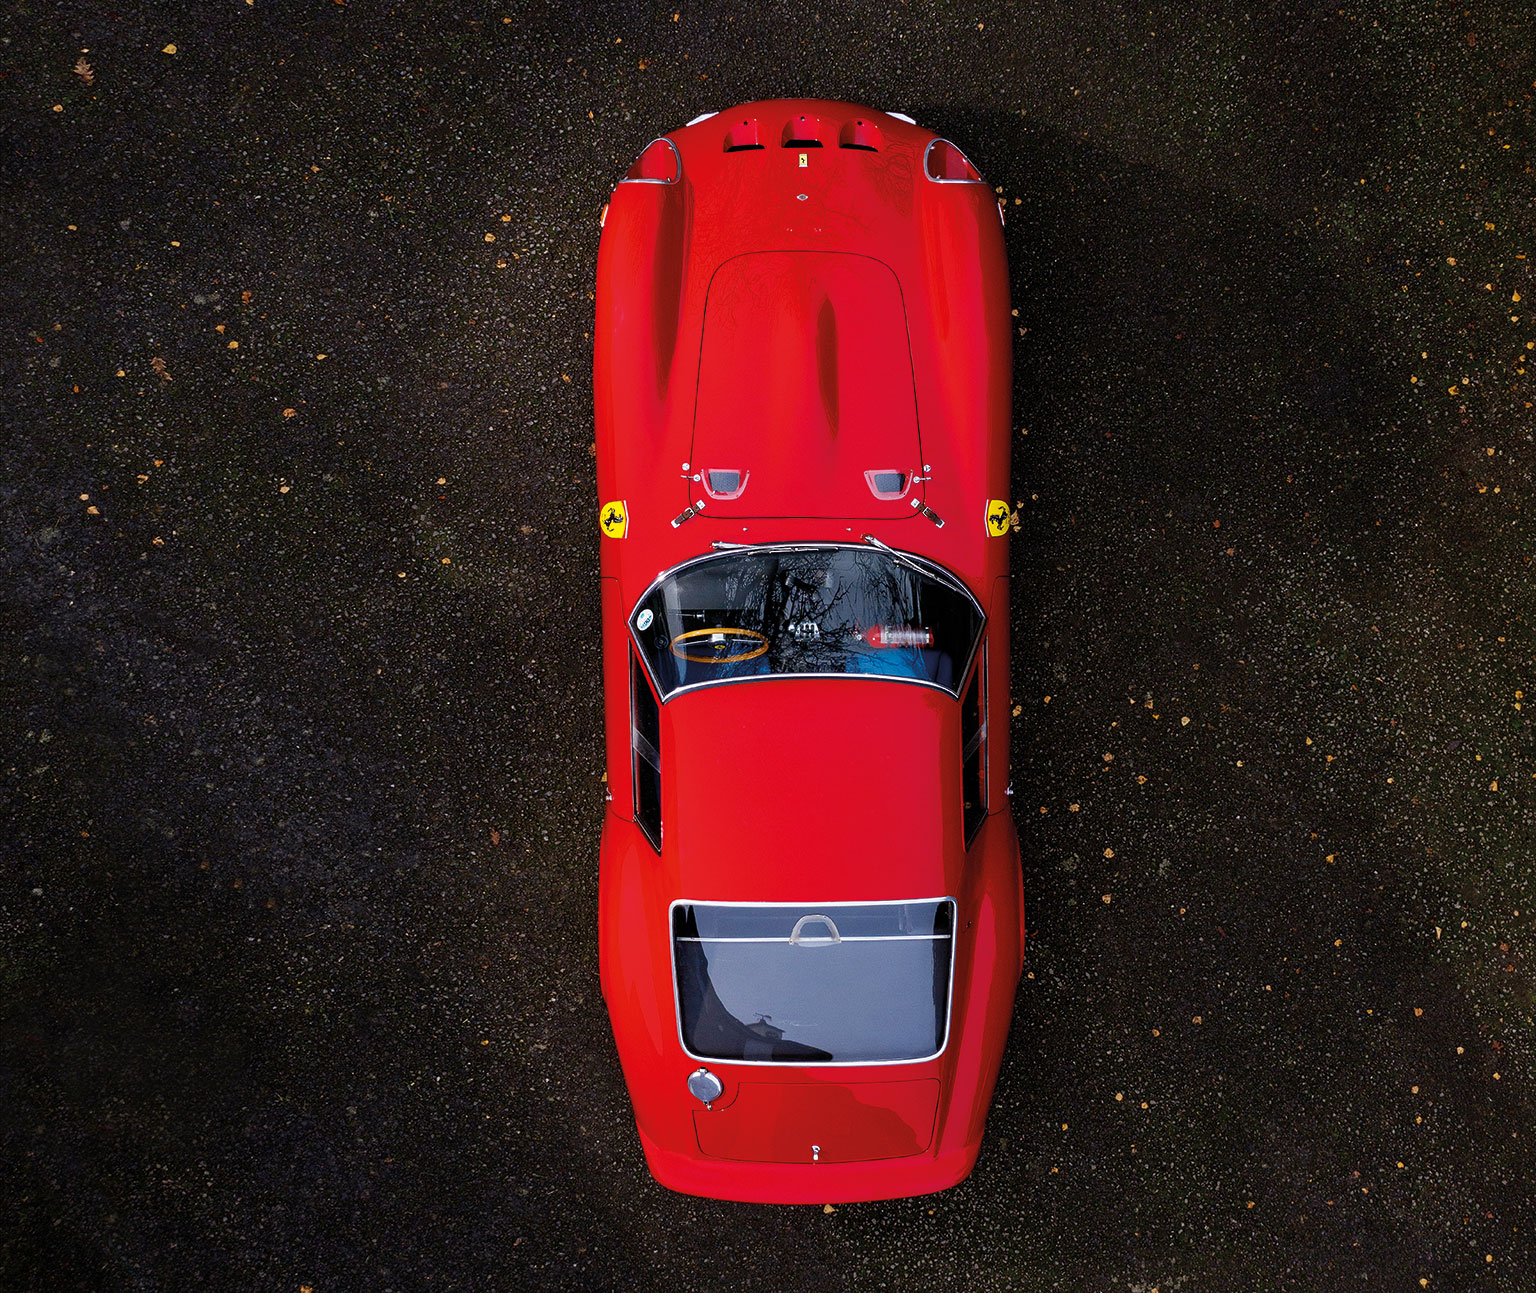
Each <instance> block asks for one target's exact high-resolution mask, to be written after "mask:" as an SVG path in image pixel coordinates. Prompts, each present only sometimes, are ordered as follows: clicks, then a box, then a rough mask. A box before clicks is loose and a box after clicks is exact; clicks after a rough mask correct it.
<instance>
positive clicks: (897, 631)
mask: <svg viewBox="0 0 1536 1293" xmlns="http://www.w3.org/2000/svg"><path fill="white" fill-rule="evenodd" d="M930 570H931V571H932V572H933V573H931V574H930V573H928V571H930ZM630 622H631V625H632V626H633V628H634V632H635V638H636V640H637V641H638V642H639V643H640V648H641V650H642V651H643V652H644V654H645V661H646V664H647V665H648V666H649V667H650V671H651V676H652V678H653V679H654V680H655V682H656V688H657V690H658V691H659V692H660V693H661V697H662V699H663V700H665V699H666V698H667V697H668V696H669V695H670V694H671V693H672V692H674V691H677V690H678V689H679V688H682V687H693V686H698V685H699V684H701V683H709V682H727V681H732V680H735V679H740V678H753V677H763V676H767V675H770V674H794V673H798V674H866V675H874V676H877V677H884V678H905V679H908V680H910V681H913V682H922V683H928V684H931V685H933V686H938V687H943V688H944V689H945V690H947V691H948V692H950V693H951V694H952V695H958V693H959V687H960V684H961V682H962V681H963V680H964V677H965V669H966V665H967V664H968V663H969V661H970V658H971V652H972V650H973V649H974V647H975V645H976V639H977V636H978V635H979V634H980V632H981V624H982V617H981V612H980V610H979V609H978V607H977V605H976V602H975V599H974V598H972V597H971V596H970V595H969V594H968V593H966V592H965V591H963V590H962V588H961V587H960V586H959V585H958V584H956V583H954V582H951V580H950V579H949V578H946V577H942V576H941V572H940V570H939V568H938V567H937V566H932V565H931V564H929V563H926V562H921V563H920V562H919V559H917V558H912V557H907V556H905V555H901V556H897V555H896V554H893V553H891V552H888V551H883V550H881V549H879V548H873V547H864V546H852V545H849V546H835V545H827V546H824V547H772V548H767V547H765V548H752V549H748V550H745V551H738V552H725V553H721V554H720V555H719V556H717V557H705V558H704V559H702V560H699V561H694V562H690V563H689V564H688V565H686V566H683V567H682V568H681V569H679V570H677V571H675V572H674V573H673V574H671V575H668V576H667V577H666V578H664V579H662V580H661V581H660V582H658V583H657V584H656V586H655V587H654V588H652V589H651V590H650V592H648V593H647V594H646V595H645V597H643V598H642V599H641V601H640V604H639V605H638V606H637V607H636V608H635V613H634V617H633V619H632V620H631V621H630Z"/></svg>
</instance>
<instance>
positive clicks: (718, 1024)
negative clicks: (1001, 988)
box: [672, 898, 955, 1064]
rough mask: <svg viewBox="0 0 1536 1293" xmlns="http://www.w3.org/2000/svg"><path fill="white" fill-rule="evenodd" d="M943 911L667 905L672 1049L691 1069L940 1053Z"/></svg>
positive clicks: (950, 926)
mask: <svg viewBox="0 0 1536 1293" xmlns="http://www.w3.org/2000/svg"><path fill="white" fill-rule="evenodd" d="M954 925H955V904H954V901H953V900H952V899H949V898H936V899H925V900H922V901H917V902H883V903H822V904H819V905H772V906H770V905H760V906H746V905H732V904H724V903H690V902H680V903H675V904H674V905H673V908H672V946H673V958H674V959H673V965H674V971H675V974H676V980H677V1005H678V1022H679V1026H680V1028H681V1030H682V1037H683V1045H684V1048H685V1049H686V1050H687V1051H688V1052H689V1054H691V1055H693V1056H696V1057H698V1058H700V1059H715V1060H740V1061H747V1062H760V1063H781V1064H827V1063H834V1064H880V1063H892V1062H898V1061H910V1060H921V1059H928V1058H931V1057H932V1056H934V1055H937V1054H938V1053H939V1052H940V1051H942V1050H943V1049H944V1043H945V1038H946V1035H947V1033H948V1028H949V989H950V974H951V971H952V968H953V963H954Z"/></svg>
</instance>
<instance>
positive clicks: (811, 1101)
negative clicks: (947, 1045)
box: [693, 1078, 939, 1163]
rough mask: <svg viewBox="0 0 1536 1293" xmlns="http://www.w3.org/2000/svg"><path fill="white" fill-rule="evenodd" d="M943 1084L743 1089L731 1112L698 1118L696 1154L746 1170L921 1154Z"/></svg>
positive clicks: (719, 1109) (751, 1085)
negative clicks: (731, 1162) (733, 1161)
mask: <svg viewBox="0 0 1536 1293" xmlns="http://www.w3.org/2000/svg"><path fill="white" fill-rule="evenodd" d="M938 1104H939V1084H938V1082H937V1080H935V1079H933V1078H920V1079H917V1080H909V1081H903V1082H842V1083H829V1082H743V1083H742V1084H741V1086H740V1087H739V1088H738V1089H737V1093H736V1098H735V1099H734V1100H732V1101H731V1102H730V1103H729V1104H727V1105H717V1106H716V1107H715V1108H713V1109H699V1110H696V1111H695V1112H694V1115H693V1125H694V1130H695V1132H696V1133H697V1134H698V1138H699V1148H700V1149H701V1150H702V1151H703V1152H704V1153H706V1154H708V1155H709V1156H710V1157H712V1158H732V1159H737V1160H740V1161H744V1162H749V1163H856V1162H861V1161H867V1160H869V1159H878V1158H905V1157H908V1156H910V1155H912V1154H921V1153H924V1152H925V1151H926V1150H927V1149H928V1146H929V1145H930V1144H931V1143H932V1141H933V1121H934V1113H935V1111H936V1110H937V1109H938Z"/></svg>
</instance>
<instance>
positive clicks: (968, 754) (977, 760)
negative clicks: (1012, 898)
mask: <svg viewBox="0 0 1536 1293" xmlns="http://www.w3.org/2000/svg"><path fill="white" fill-rule="evenodd" d="M982 656H983V653H982V652H978V653H977V659H976V667H975V668H974V669H972V670H971V681H970V684H969V686H967V687H966V689H965V699H964V700H963V701H961V702H960V750H961V772H960V785H961V788H962V789H963V791H964V793H965V843H966V847H967V848H969V847H970V843H971V841H972V840H973V839H975V838H976V832H977V831H978V830H980V829H981V823H982V821H983V820H984V819H985V818H986V815H987V790H986V785H987V783H986V777H985V775H984V772H983V766H982V755H983V753H984V750H985V747H986V735H987V720H986V712H987V711H986V709H985V705H986V699H985V697H984V696H983V695H982V687H981V670H982V665H983V663H984V660H983V658H982Z"/></svg>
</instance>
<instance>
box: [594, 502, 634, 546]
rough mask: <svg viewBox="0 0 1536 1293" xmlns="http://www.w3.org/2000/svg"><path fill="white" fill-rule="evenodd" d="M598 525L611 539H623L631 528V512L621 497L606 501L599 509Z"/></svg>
mask: <svg viewBox="0 0 1536 1293" xmlns="http://www.w3.org/2000/svg"><path fill="white" fill-rule="evenodd" d="M597 524H598V527H599V528H600V529H601V530H602V532H603V533H604V534H606V535H607V536H608V537H609V538H610V539H622V538H623V537H624V531H625V530H627V529H628V528H629V512H628V510H627V509H626V508H625V506H624V503H623V501H622V500H620V499H615V500H614V501H613V502H611V503H604V504H603V505H602V507H600V508H598V511H597Z"/></svg>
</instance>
